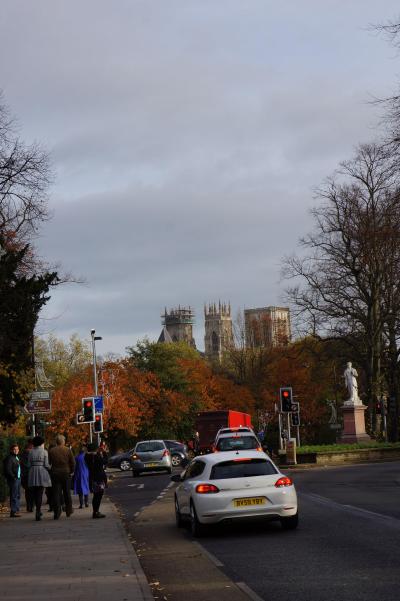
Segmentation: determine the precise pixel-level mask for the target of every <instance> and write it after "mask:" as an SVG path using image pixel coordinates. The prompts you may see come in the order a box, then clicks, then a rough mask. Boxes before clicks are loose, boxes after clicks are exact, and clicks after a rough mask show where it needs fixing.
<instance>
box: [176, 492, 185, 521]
mask: <svg viewBox="0 0 400 601" xmlns="http://www.w3.org/2000/svg"><path fill="white" fill-rule="evenodd" d="M175 522H176V526H177V528H182V526H183V525H184V524H183V519H182V514H181V512H180V511H179V504H178V499H177V498H176V496H175Z"/></svg>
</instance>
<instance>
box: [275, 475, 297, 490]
mask: <svg viewBox="0 0 400 601" xmlns="http://www.w3.org/2000/svg"><path fill="white" fill-rule="evenodd" d="M292 484H293V480H292V479H291V478H288V477H287V476H283V477H282V478H279V480H277V481H276V482H275V486H276V488H282V487H283V486H292Z"/></svg>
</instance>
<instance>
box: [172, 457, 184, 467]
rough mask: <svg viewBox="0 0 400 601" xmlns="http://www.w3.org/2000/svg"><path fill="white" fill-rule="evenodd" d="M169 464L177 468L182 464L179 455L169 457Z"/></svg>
mask: <svg viewBox="0 0 400 601" xmlns="http://www.w3.org/2000/svg"><path fill="white" fill-rule="evenodd" d="M171 463H172V466H173V467H178V465H180V464H181V463H182V459H181V457H180V455H171Z"/></svg>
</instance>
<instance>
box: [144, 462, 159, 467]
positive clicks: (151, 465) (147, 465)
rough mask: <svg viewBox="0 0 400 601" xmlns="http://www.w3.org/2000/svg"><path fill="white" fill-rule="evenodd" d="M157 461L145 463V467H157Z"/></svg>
mask: <svg viewBox="0 0 400 601" xmlns="http://www.w3.org/2000/svg"><path fill="white" fill-rule="evenodd" d="M157 465H158V463H146V467H157Z"/></svg>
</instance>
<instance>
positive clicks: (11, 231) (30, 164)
mask: <svg viewBox="0 0 400 601" xmlns="http://www.w3.org/2000/svg"><path fill="white" fill-rule="evenodd" d="M50 180H51V173H50V167H49V160H48V156H47V154H46V153H45V152H44V151H43V150H42V149H41V148H40V147H39V145H38V144H31V145H27V144H25V143H24V142H23V141H22V140H21V138H20V137H19V135H18V131H17V128H16V126H15V121H14V120H13V118H11V116H10V112H9V110H8V108H7V107H6V105H5V104H4V102H3V99H2V97H1V95H0V296H1V298H0V421H3V422H12V421H14V420H15V419H16V416H17V413H18V411H17V407H18V406H21V405H23V404H24V402H25V401H26V397H27V393H28V392H29V390H32V389H33V386H34V382H32V374H33V366H34V360H33V333H34V328H35V325H36V323H37V320H38V316H39V312H40V310H41V308H42V306H43V305H44V304H45V303H46V302H47V300H48V299H49V295H48V293H49V289H50V286H52V285H55V284H56V283H58V282H59V279H58V275H57V273H56V272H55V271H53V270H49V269H48V268H46V267H45V266H44V265H43V264H42V263H41V261H40V260H39V259H38V257H37V256H36V254H35V251H34V249H33V246H32V241H33V238H34V237H35V235H36V233H37V231H38V229H39V227H40V225H41V223H42V222H43V221H45V220H46V219H47V218H48V209H47V189H48V185H49V183H50Z"/></svg>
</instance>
